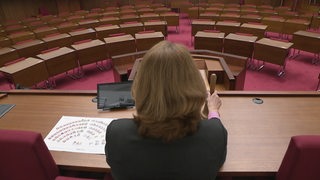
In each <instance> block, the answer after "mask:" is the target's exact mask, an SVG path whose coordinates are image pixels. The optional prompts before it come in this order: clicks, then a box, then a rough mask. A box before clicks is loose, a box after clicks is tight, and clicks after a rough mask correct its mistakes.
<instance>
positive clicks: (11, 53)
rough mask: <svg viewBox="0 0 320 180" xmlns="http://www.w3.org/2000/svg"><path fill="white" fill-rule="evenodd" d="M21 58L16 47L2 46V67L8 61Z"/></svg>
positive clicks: (0, 49) (0, 55)
mask: <svg viewBox="0 0 320 180" xmlns="http://www.w3.org/2000/svg"><path fill="white" fill-rule="evenodd" d="M18 58H19V54H18V52H17V51H16V49H13V48H10V47H4V48H0V67H2V66H4V65H5V64H6V63H8V62H10V61H13V60H16V59H18Z"/></svg>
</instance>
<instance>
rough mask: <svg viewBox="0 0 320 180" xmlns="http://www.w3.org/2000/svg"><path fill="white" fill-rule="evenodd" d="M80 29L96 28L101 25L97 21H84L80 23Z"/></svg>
mask: <svg viewBox="0 0 320 180" xmlns="http://www.w3.org/2000/svg"><path fill="white" fill-rule="evenodd" d="M78 24H79V28H86V29H87V28H95V27H97V26H99V25H100V21H98V20H97V19H84V20H81V21H79V22H78Z"/></svg>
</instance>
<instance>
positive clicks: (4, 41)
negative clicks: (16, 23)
mask: <svg viewBox="0 0 320 180" xmlns="http://www.w3.org/2000/svg"><path fill="white" fill-rule="evenodd" d="M11 43H12V42H11V40H10V39H9V38H8V37H5V36H0V47H9V46H11Z"/></svg>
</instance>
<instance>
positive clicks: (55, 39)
mask: <svg viewBox="0 0 320 180" xmlns="http://www.w3.org/2000/svg"><path fill="white" fill-rule="evenodd" d="M42 40H43V41H44V42H45V43H46V45H47V47H48V49H51V48H54V47H64V46H67V47H69V46H71V44H72V39H71V36H70V35H69V34H67V33H63V34H52V35H49V36H46V37H44V38H42Z"/></svg>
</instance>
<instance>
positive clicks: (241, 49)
mask: <svg viewBox="0 0 320 180" xmlns="http://www.w3.org/2000/svg"><path fill="white" fill-rule="evenodd" d="M257 39H258V37H257V36H247V35H240V34H233V33H230V34H228V35H227V36H226V37H225V38H224V44H223V52H225V53H229V54H235V55H238V56H244V57H247V58H249V59H250V58H252V53H253V45H254V42H255V41H256V40H257Z"/></svg>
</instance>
